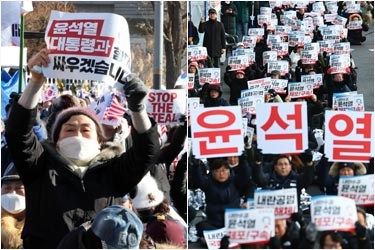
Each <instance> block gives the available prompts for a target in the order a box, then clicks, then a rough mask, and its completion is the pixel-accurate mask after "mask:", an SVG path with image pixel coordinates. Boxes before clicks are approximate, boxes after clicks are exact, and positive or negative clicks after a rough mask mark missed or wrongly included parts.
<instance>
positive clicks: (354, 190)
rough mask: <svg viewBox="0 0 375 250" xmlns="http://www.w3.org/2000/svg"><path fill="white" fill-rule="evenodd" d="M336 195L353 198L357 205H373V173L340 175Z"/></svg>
mask: <svg viewBox="0 0 375 250" xmlns="http://www.w3.org/2000/svg"><path fill="white" fill-rule="evenodd" d="M338 196H343V197H347V198H350V199H352V200H354V202H355V204H356V205H357V206H373V205H374V175H373V174H369V175H361V176H340V179H339V187H338Z"/></svg>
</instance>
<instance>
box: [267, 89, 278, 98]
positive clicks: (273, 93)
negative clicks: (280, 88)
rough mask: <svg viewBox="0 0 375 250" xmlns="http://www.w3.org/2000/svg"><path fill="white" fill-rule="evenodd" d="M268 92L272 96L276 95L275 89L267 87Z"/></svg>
mask: <svg viewBox="0 0 375 250" xmlns="http://www.w3.org/2000/svg"><path fill="white" fill-rule="evenodd" d="M268 93H269V94H270V95H271V96H272V97H275V96H277V93H276V90H274V89H269V90H268Z"/></svg>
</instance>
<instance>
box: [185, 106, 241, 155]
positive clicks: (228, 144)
mask: <svg viewBox="0 0 375 250" xmlns="http://www.w3.org/2000/svg"><path fill="white" fill-rule="evenodd" d="M191 131H192V138H193V154H194V155H195V157H196V158H212V157H223V156H235V155H241V154H242V151H243V149H244V142H243V136H242V116H241V108H240V107H239V106H227V107H214V108H203V109H198V110H191Z"/></svg>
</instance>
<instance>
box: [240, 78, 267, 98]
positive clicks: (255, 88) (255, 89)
mask: <svg viewBox="0 0 375 250" xmlns="http://www.w3.org/2000/svg"><path fill="white" fill-rule="evenodd" d="M255 81H256V80H255ZM251 87H252V88H251V89H244V90H241V98H243V97H248V96H262V97H263V96H264V94H265V92H264V87H262V85H261V82H258V83H256V84H254V85H251Z"/></svg>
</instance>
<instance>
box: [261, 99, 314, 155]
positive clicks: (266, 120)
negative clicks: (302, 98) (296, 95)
mask: <svg viewBox="0 0 375 250" xmlns="http://www.w3.org/2000/svg"><path fill="white" fill-rule="evenodd" d="M256 111H257V113H258V114H262V115H261V116H257V140H258V148H260V149H262V150H263V153H265V154H283V153H301V152H303V151H304V150H305V149H307V148H308V136H307V131H308V129H307V128H308V126H307V105H306V102H293V103H263V104H258V105H256ZM280 145H282V146H280Z"/></svg>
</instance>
